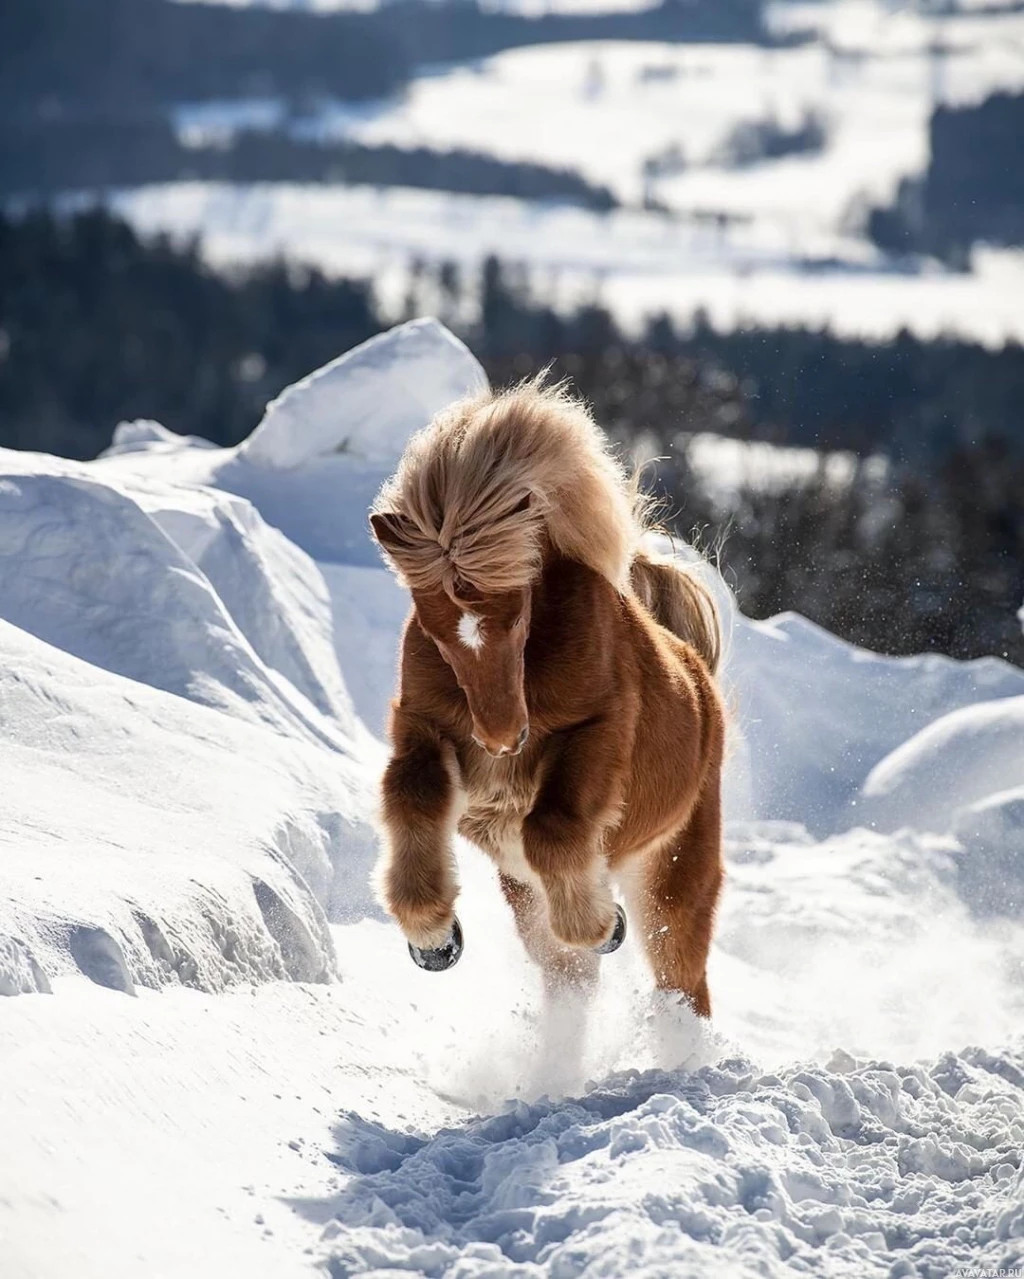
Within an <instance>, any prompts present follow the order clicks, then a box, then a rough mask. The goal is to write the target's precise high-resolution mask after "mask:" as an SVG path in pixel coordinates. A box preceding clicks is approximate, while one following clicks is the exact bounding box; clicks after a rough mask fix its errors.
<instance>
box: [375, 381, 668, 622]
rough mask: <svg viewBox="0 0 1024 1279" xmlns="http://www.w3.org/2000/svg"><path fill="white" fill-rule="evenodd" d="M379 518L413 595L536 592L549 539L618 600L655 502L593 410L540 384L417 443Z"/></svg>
mask: <svg viewBox="0 0 1024 1279" xmlns="http://www.w3.org/2000/svg"><path fill="white" fill-rule="evenodd" d="M373 511H374V514H375V515H376V516H378V517H382V518H384V519H386V520H388V522H389V529H390V532H391V537H390V538H389V544H388V545H387V547H386V548H385V549H386V551H387V553H388V557H389V559H390V560H391V563H392V565H393V567H394V568H395V569H396V571H397V572H398V574H399V576H400V577H401V578H402V579H403V580H404V581H405V583H406V585H407V586H409V587H411V588H412V589H420V590H437V589H438V588H441V589H443V590H445V591H446V592H447V593H448V594H449V595H450V596H452V598H456V599H457V598H459V597H460V596H464V595H465V594H466V589H467V587H468V588H470V589H471V590H473V591H478V592H480V593H481V594H483V595H489V594H498V593H502V592H505V591H511V590H516V589H520V588H522V587H525V586H527V585H528V584H529V583H530V582H531V581H533V580H534V578H535V577H536V576H537V574H538V573H539V572H540V568H541V557H542V553H543V546H544V541H545V534H546V535H547V538H548V539H550V542H551V544H552V545H553V546H554V547H555V549H556V550H557V551H559V552H560V553H561V554H562V555H564V556H565V557H566V558H568V559H572V560H576V561H578V562H579V563H581V564H586V565H588V566H589V567H590V568H592V569H594V570H595V572H597V573H600V574H601V576H602V577H604V578H606V579H607V580H608V581H609V582H610V583H611V584H612V585H613V586H614V587H615V588H616V589H617V590H621V591H627V590H629V589H630V564H631V562H632V560H633V556H634V553H635V551H636V549H637V544H638V542H639V539H640V536H641V535H642V533H643V532H644V528H645V525H646V514H645V512H646V503H645V501H644V499H643V498H642V496H641V495H640V493H639V491H638V490H637V489H636V487H635V486H634V485H633V484H631V482H630V481H629V479H628V478H627V476H626V472H625V471H624V469H623V467H622V465H621V464H620V463H619V462H618V460H617V459H616V458H615V457H614V456H613V455H612V453H611V451H610V448H609V445H608V441H607V439H606V438H605V436H604V434H603V433H602V431H601V430H600V429H599V428H598V426H597V425H596V424H595V422H594V420H593V418H592V417H591V416H590V413H589V411H588V410H587V408H586V406H585V405H584V404H583V403H582V402H581V401H580V400H578V399H576V398H575V397H574V396H572V395H570V394H569V392H568V391H566V390H565V388H564V387H562V386H544V385H542V382H541V380H540V379H536V380H534V381H531V382H528V383H524V384H523V385H520V386H517V387H514V388H512V389H511V390H507V391H500V392H497V393H494V392H487V393H486V394H484V395H480V396H478V397H476V398H473V399H469V400H463V401H460V402H459V403H457V404H454V405H453V406H452V407H450V408H449V409H446V410H445V411H444V412H442V413H440V414H439V415H438V416H437V417H436V418H435V419H434V420H433V422H431V424H430V425H429V426H428V427H426V429H425V430H423V431H420V432H419V433H418V434H416V435H414V436H413V438H412V439H411V440H410V441H409V444H408V446H407V447H406V450H405V453H404V454H403V456H402V459H401V462H400V463H399V466H398V470H397V471H396V472H395V474H394V475H393V476H392V478H391V479H390V480H388V481H387V483H386V484H385V485H384V487H383V488H382V489H381V492H380V494H379V495H378V497H377V500H376V502H375V503H374V507H373Z"/></svg>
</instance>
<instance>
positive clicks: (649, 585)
mask: <svg viewBox="0 0 1024 1279" xmlns="http://www.w3.org/2000/svg"><path fill="white" fill-rule="evenodd" d="M630 577H631V579H632V582H633V590H634V591H636V593H637V596H638V598H639V600H640V602H641V604H643V606H644V607H645V608H646V609H647V611H648V612H649V613H650V614H651V616H652V617H653V618H654V620H655V621H656V622H658V623H659V624H660V625H662V626H664V627H665V629H666V630H668V631H671V632H672V634H673V635H678V637H679V638H680V639H681V640H684V641H685V642H686V643H687V644H690V645H691V646H692V647H693V648H695V649H696V650H697V652H698V653H699V654H700V655H701V657H702V658H703V659H704V661H705V663H706V665H707V668H708V670H709V671H710V672H711V674H712V675H714V673H715V672H716V671H717V670H718V664H719V662H720V661H721V658H722V625H721V621H720V619H719V615H718V606H717V604H716V603H715V599H714V596H713V595H712V594H711V592H710V591H709V590H708V588H707V587H706V586H705V585H704V583H703V582H702V581H700V580H699V578H698V577H697V576H696V574H695V573H693V572H692V571H691V570H690V569H689V568H688V567H687V565H685V564H680V563H679V561H678V560H674V559H669V558H668V557H666V556H660V555H650V554H649V553H648V552H647V551H637V553H636V555H635V556H634V557H633V563H632V566H631V567H630Z"/></svg>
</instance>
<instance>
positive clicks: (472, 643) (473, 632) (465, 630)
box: [459, 613, 484, 653]
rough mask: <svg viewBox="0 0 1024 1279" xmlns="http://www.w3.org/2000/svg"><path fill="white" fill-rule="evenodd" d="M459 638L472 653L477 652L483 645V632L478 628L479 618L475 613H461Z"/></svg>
mask: <svg viewBox="0 0 1024 1279" xmlns="http://www.w3.org/2000/svg"><path fill="white" fill-rule="evenodd" d="M459 639H460V640H461V641H462V642H463V644H465V646H466V647H467V648H469V649H472V651H473V652H474V653H479V652H480V650H481V649H482V648H483V646H484V633H483V631H482V630H481V629H480V619H479V617H477V615H476V614H475V613H463V614H462V616H461V617H460V618H459Z"/></svg>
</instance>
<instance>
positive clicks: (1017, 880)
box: [953, 786, 1024, 919]
mask: <svg viewBox="0 0 1024 1279" xmlns="http://www.w3.org/2000/svg"><path fill="white" fill-rule="evenodd" d="M953 834H954V835H955V836H956V838H957V840H958V842H959V843H960V845H961V850H962V851H961V852H960V853H959V857H958V860H959V867H960V891H961V895H962V896H963V898H964V900H965V901H966V902H967V903H968V904H969V905H970V906H971V907H972V908H973V909H975V910H977V911H978V912H979V913H982V914H987V915H995V914H999V915H1009V916H1010V917H1011V918H1017V919H1019V918H1020V917H1021V916H1022V915H1024V786H1019V787H1017V788H1016V789H1015V790H1008V791H1000V792H998V793H997V794H995V795H989V796H987V797H986V798H985V799H983V800H979V801H978V802H977V803H975V804H970V805H968V806H967V807H966V808H961V809H960V810H959V811H958V812H957V813H956V814H955V816H954V818H953Z"/></svg>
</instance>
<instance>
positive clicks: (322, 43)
mask: <svg viewBox="0 0 1024 1279" xmlns="http://www.w3.org/2000/svg"><path fill="white" fill-rule="evenodd" d="M596 39H615V40H662V41H681V40H687V41H695V40H719V41H721V40H745V41H756V42H760V43H771V42H772V38H771V36H770V35H769V34H768V32H767V30H766V28H765V26H764V24H763V22H762V18H761V4H760V0H662V3H661V4H660V5H658V6H657V7H655V8H653V9H647V10H642V11H639V12H633V13H605V14H543V15H538V16H532V17H531V16H527V15H523V14H516V13H503V12H500V11H496V10H492V9H489V8H482V7H480V5H479V4H477V3H476V0H448V2H447V3H435V4H422V3H418V0H396V2H395V3H392V4H388V5H385V6H383V7H382V8H380V9H379V10H376V11H373V12H370V13H352V12H334V13H315V12H314V13H309V12H304V11H302V10H274V9H269V8H264V7H262V6H259V5H252V6H244V7H240V8H235V7H231V6H227V5H207V4H181V3H175V0H5V3H4V4H2V5H0V108H3V109H4V110H5V111H7V112H8V113H11V112H12V111H16V112H17V113H19V114H22V115H27V116H30V117H32V116H36V115H38V114H40V113H41V114H42V115H43V116H44V117H46V116H49V117H53V116H54V115H55V114H56V113H64V114H82V113H86V114H88V115H96V114H100V115H104V116H108V117H109V116H110V115H111V114H114V115H123V114H124V113H125V112H126V111H127V112H138V111H145V110H147V109H149V110H152V109H155V108H158V107H166V106H168V105H170V104H172V103H175V102H181V101H194V100H199V99H205V98H237V97H251V96H261V97H281V98H285V99H289V100H291V101H305V100H308V99H310V98H317V97H322V96H324V95H330V96H333V97H337V98H345V99H349V100H356V99H360V98H373V97H383V96H386V95H387V94H391V93H394V92H396V91H397V90H398V89H400V88H401V87H402V86H403V85H404V84H406V83H407V82H408V80H409V79H410V78H411V76H412V74H413V72H414V71H415V70H416V69H417V68H418V67H422V66H426V65H430V64H436V63H443V62H458V61H465V60H467V59H473V58H481V57H485V56H487V55H489V54H493V53H498V52H500V51H501V50H502V49H509V48H515V47H519V46H522V45H532V44H544V43H551V42H553V41H566V40H596Z"/></svg>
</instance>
